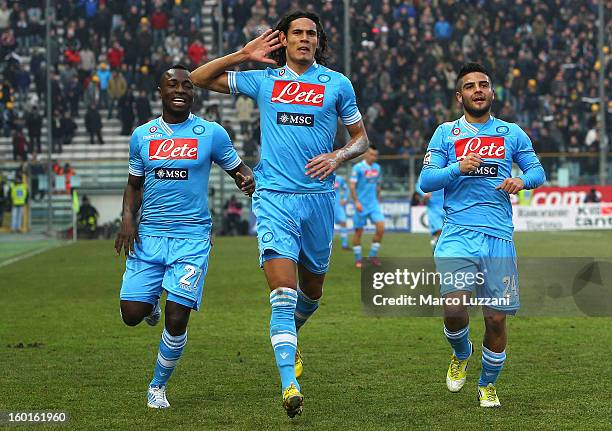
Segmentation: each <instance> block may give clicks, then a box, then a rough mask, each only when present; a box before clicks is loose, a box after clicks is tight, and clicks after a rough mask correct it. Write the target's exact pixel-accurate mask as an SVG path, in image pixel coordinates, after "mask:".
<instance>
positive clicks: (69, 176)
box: [63, 163, 76, 194]
mask: <svg viewBox="0 0 612 431" xmlns="http://www.w3.org/2000/svg"><path fill="white" fill-rule="evenodd" d="M63 172H64V176H65V177H66V193H68V194H70V193H72V184H71V180H72V177H73V176H74V175H75V173H76V172H75V171H74V169H72V166H70V163H66V164H65V165H64V169H63Z"/></svg>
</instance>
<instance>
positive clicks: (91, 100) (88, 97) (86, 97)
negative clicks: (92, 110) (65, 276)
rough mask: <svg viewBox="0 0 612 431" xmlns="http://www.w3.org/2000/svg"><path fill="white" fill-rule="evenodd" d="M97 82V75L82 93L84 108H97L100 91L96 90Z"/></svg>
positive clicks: (98, 79)
mask: <svg viewBox="0 0 612 431" xmlns="http://www.w3.org/2000/svg"><path fill="white" fill-rule="evenodd" d="M99 82H100V78H99V77H98V75H93V76H92V77H91V78H90V79H89V81H88V82H87V85H86V87H85V92H84V93H83V103H84V104H85V106H90V105H95V106H98V102H99V100H100V91H99V89H98V83H99Z"/></svg>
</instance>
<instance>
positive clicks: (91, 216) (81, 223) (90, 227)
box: [77, 195, 99, 239]
mask: <svg viewBox="0 0 612 431" xmlns="http://www.w3.org/2000/svg"><path fill="white" fill-rule="evenodd" d="M98 217H99V214H98V210H97V209H96V208H95V207H94V206H93V205H91V203H90V202H89V198H88V197H87V195H83V199H82V201H81V205H80V208H79V213H78V214H77V221H78V231H79V233H80V234H83V235H85V236H86V237H87V238H89V239H95V238H97V233H98Z"/></svg>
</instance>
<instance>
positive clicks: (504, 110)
mask: <svg viewBox="0 0 612 431" xmlns="http://www.w3.org/2000/svg"><path fill="white" fill-rule="evenodd" d="M301 3H302V4H301ZM342 4H343V2H341V1H326V0H315V1H309V2H298V1H291V0H226V1H224V2H223V5H224V17H225V22H226V23H225V32H224V40H223V45H224V50H225V52H229V51H231V50H235V49H237V48H239V47H240V46H242V45H243V44H244V43H245V42H246V41H248V40H250V39H251V38H253V37H255V36H256V35H257V34H258V33H259V32H260V31H262V30H263V29H265V28H267V27H269V26H273V25H274V24H275V23H276V22H277V21H278V19H279V17H280V16H281V15H282V14H283V13H284V12H285V11H286V10H289V9H291V8H295V7H300V6H302V7H304V8H306V9H310V10H312V11H314V12H317V13H319V14H320V15H321V17H322V19H323V21H324V25H325V27H326V31H327V34H328V37H329V45H330V49H331V51H330V55H329V59H330V66H331V67H332V68H336V69H338V70H343V69H344V65H343V55H342V49H343V6H342ZM201 8H202V2H201V1H199V0H130V1H112V0H106V1H104V0H68V1H61V2H55V6H54V14H55V16H54V20H53V29H52V32H53V38H52V39H51V59H52V60H51V61H52V65H53V75H52V81H51V86H52V88H51V94H52V96H51V97H52V101H53V124H52V130H53V146H54V150H55V151H56V152H61V151H62V147H63V145H69V144H70V142H71V140H72V138H73V136H74V135H75V130H76V128H77V125H76V123H75V121H74V119H75V118H76V117H77V116H79V115H84V119H85V126H86V129H87V132H88V134H89V136H90V142H91V144H94V141H96V142H97V143H98V144H103V138H102V134H101V130H102V129H103V127H104V118H102V117H103V116H105V117H106V118H111V117H112V116H116V117H118V118H119V119H120V120H121V123H122V130H121V133H122V134H123V135H129V134H130V133H131V131H132V129H133V128H134V127H135V125H136V124H138V123H142V122H145V121H147V120H148V119H150V118H151V116H152V115H153V113H152V111H151V106H150V102H151V100H152V99H153V98H154V97H156V96H155V88H156V87H157V77H158V76H159V74H160V72H161V71H163V70H165V69H166V68H168V67H169V66H170V65H171V64H174V63H176V62H183V63H186V64H187V65H189V66H190V67H195V66H197V65H199V64H201V63H202V62H204V61H206V60H207V58H208V53H207V50H206V48H205V46H204V43H203V34H202V22H203V21H202V10H201ZM611 14H612V10H610V5H609V2H608V10H607V16H608V17H609V16H611ZM350 16H351V27H350V33H351V38H352V49H351V53H350V58H351V59H352V64H351V68H352V73H351V80H352V81H353V84H354V87H355V90H356V93H357V97H358V103H359V106H360V109H361V110H362V111H363V113H364V114H365V119H366V122H367V128H368V132H369V134H370V137H371V138H372V140H373V141H374V142H376V143H377V145H378V147H379V149H380V153H381V155H394V154H400V155H401V154H415V153H422V152H423V150H424V148H425V147H426V145H427V141H428V139H429V137H430V136H431V135H432V133H433V131H434V129H435V127H436V125H437V124H439V123H441V122H443V121H448V120H449V119H451V118H456V117H458V116H459V110H458V107H457V106H456V104H455V103H454V85H455V77H456V71H457V69H458V67H459V65H460V64H461V63H463V62H464V61H468V60H473V61H480V62H482V63H484V64H485V65H486V66H487V67H488V68H489V69H490V70H491V71H492V74H493V76H494V84H495V90H496V102H495V105H494V112H495V113H496V115H498V116H499V117H500V118H502V119H506V120H509V121H516V122H518V123H519V124H520V125H521V126H522V127H523V128H524V129H525V130H527V131H528V133H529V134H530V136H531V138H532V140H533V141H534V145H535V147H536V150H537V151H540V152H555V151H570V152H581V151H596V150H597V147H598V143H599V136H598V132H597V129H596V114H597V111H598V110H599V109H601V107H599V105H598V104H597V103H596V97H597V81H598V79H597V74H598V70H599V67H600V66H601V65H600V64H599V62H598V60H597V49H596V46H597V45H596V40H597V27H596V7H595V2H594V1H585V2H576V1H572V0H543V1H539V2H536V3H533V2H526V1H523V0H517V1H515V2H507V1H504V0H492V1H482V0H481V1H470V0H437V1H420V0H412V1H403V0H383V1H380V2H371V1H366V0H353V1H352V2H351V9H350ZM606 30H607V31H606V34H607V35H608V38H609V37H610V34H612V20H608V24H607V27H606ZM44 31H45V26H44V1H43V0H27V1H4V0H3V1H0V53H1V55H2V59H3V60H2V68H3V80H2V83H1V86H0V123H1V124H0V128H1V129H2V133H3V134H4V136H11V135H12V136H13V144H14V145H13V147H14V151H13V158H14V159H15V160H23V159H25V158H26V157H27V154H28V153H33V152H40V150H41V148H40V129H41V124H42V115H43V114H44V112H40V111H43V110H42V109H40V108H39V106H43V105H42V104H41V101H44V100H45V98H46V79H45V77H46V64H45V47H44V43H45V38H44ZM607 45H608V46H609V40H608V44H607ZM610 58H611V56H610V53H609V52H608V55H607V60H606V61H607V62H608V63H609V62H610ZM251 66H252V65H248V67H251ZM607 71H608V75H607V82H606V86H607V87H606V88H610V86H609V85H610V81H611V75H612V68H611V67H610V65H609V64H608V67H607ZM31 83H34V88H35V89H36V90H35V94H36V95H35V96H34V97H32V96H31V95H30V94H29V92H28V89H29V88H30V86H31ZM204 97H206V95H204ZM202 99H203V98H199V100H200V103H201V100H202ZM244 105H245V104H244V103H241V104H239V105H238V106H239V109H240V110H242V111H243V112H242V114H240V113H239V114H238V115H241V118H248V117H249V115H250V114H249V112H250V111H252V109H253V107H252V106H244ZM606 108H607V109H608V112H611V111H612V105H610V106H609V107H606ZM101 109H105V110H106V111H105V112H100V110H101ZM195 109H196V110H198V111H199V110H200V109H201V105H199V106H196V108H195ZM244 111H246V113H245V112H244ZM83 112H86V113H85V114H83ZM206 115H207V116H208V117H209V118H211V119H216V118H217V117H218V112H215V111H214V108H212V110H211V112H207V113H206ZM240 122H241V129H242V132H243V133H246V134H247V139H246V140H245V147H244V151H245V153H246V155H247V156H249V155H255V154H256V151H257V149H256V145H255V144H254V143H255V142H256V141H257V140H258V138H259V136H258V133H259V130H258V127H257V125H256V124H255V125H251V124H247V122H246V121H245V120H243V119H241V120H240ZM608 125H609V126H610V125H612V119H611V121H609V122H608ZM22 130H25V131H27V136H26V134H24V133H23V132H22Z"/></svg>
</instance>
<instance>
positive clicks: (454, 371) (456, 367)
mask: <svg viewBox="0 0 612 431" xmlns="http://www.w3.org/2000/svg"><path fill="white" fill-rule="evenodd" d="M460 372H461V361H460V360H459V358H457V357H456V356H455V355H453V357H452V358H451V372H450V373H451V377H452V378H453V379H458V378H459V373H460Z"/></svg>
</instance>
